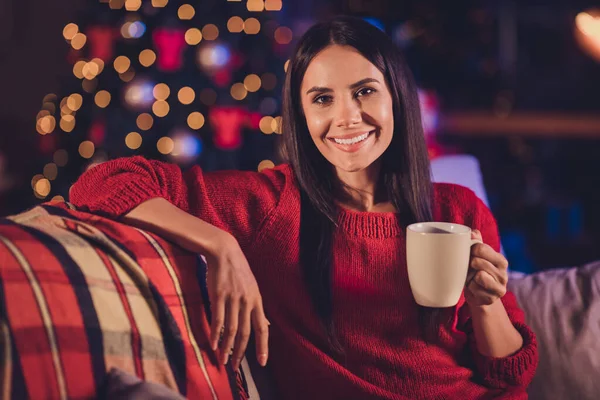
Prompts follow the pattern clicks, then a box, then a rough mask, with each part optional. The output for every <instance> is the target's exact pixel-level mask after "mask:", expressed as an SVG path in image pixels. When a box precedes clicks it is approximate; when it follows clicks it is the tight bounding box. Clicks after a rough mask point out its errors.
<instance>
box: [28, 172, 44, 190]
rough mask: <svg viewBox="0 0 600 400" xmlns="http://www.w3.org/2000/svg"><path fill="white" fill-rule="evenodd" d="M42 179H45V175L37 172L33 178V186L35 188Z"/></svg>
mask: <svg viewBox="0 0 600 400" xmlns="http://www.w3.org/2000/svg"><path fill="white" fill-rule="evenodd" d="M40 179H44V175H42V174H36V175H34V176H33V178H31V188H32V189H34V190H35V185H36V184H37V183H38V181H39V180H40Z"/></svg>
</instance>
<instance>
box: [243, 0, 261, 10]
mask: <svg viewBox="0 0 600 400" xmlns="http://www.w3.org/2000/svg"><path fill="white" fill-rule="evenodd" d="M246 8H247V9H248V11H253V12H261V11H263V10H264V9H265V2H264V1H263V0H248V3H246Z"/></svg>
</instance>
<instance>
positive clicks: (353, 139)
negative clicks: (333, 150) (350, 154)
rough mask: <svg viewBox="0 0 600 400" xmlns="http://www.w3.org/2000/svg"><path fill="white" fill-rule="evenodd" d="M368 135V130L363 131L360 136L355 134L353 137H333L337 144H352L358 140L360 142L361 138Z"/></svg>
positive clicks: (363, 138)
mask: <svg viewBox="0 0 600 400" xmlns="http://www.w3.org/2000/svg"><path fill="white" fill-rule="evenodd" d="M368 136H369V132H367V133H363V134H362V135H360V136H357V137H355V138H352V139H335V138H334V139H333V140H334V141H335V142H336V143H338V144H354V143H358V142H362V141H363V140H365V139H366V138H367V137H368Z"/></svg>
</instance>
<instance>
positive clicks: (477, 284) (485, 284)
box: [468, 271, 506, 304]
mask: <svg viewBox="0 0 600 400" xmlns="http://www.w3.org/2000/svg"><path fill="white" fill-rule="evenodd" d="M468 288H469V290H470V291H471V293H472V294H473V296H474V297H476V298H477V299H478V302H480V303H482V304H492V303H493V302H494V301H496V300H497V299H498V298H501V297H502V296H504V295H505V294H506V286H504V285H501V284H500V283H498V282H497V281H496V280H495V279H494V278H493V277H492V276H491V275H490V274H488V273H487V272H485V271H478V272H477V273H476V274H475V276H474V278H473V280H472V281H471V282H470V283H469V284H468Z"/></svg>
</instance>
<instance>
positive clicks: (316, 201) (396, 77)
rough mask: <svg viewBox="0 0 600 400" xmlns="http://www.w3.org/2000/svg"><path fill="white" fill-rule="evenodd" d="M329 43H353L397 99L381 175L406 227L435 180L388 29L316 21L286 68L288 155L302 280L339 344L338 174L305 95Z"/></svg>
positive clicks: (413, 97)
mask: <svg viewBox="0 0 600 400" xmlns="http://www.w3.org/2000/svg"><path fill="white" fill-rule="evenodd" d="M330 45H341V46H351V47H353V48H354V49H356V50H357V51H358V52H359V53H360V54H362V55H363V56H364V57H365V58H366V59H367V60H369V61H370V62H371V63H372V64H373V65H375V66H376V67H377V68H378V69H379V70H380V71H381V72H382V74H383V75H384V77H385V80H386V83H387V86H388V88H389V90H390V93H391V95H392V100H393V113H394V134H393V138H392V141H391V144H390V146H389V147H388V148H387V150H386V151H385V152H384V154H383V155H382V168H381V177H380V182H381V184H383V185H384V187H385V194H386V195H387V197H388V199H389V201H391V202H392V203H393V205H394V206H395V207H396V209H397V210H398V212H399V214H398V215H399V218H400V223H401V224H402V226H407V225H408V224H411V223H414V222H422V221H430V220H431V219H432V211H431V199H432V183H431V177H430V166H429V158H428V154H427V147H426V144H425V139H424V135H423V129H422V125H421V114H420V109H419V100H418V95H417V88H416V85H415V82H414V79H413V76H412V73H411V71H410V70H409V68H408V66H407V64H406V62H405V61H404V58H403V56H402V54H401V53H400V51H399V49H398V48H397V47H396V46H395V45H394V43H393V42H392V40H391V39H390V38H389V37H388V36H387V35H386V34H385V33H383V32H382V31H380V30H379V29H377V28H375V27H374V26H372V25H371V24H369V23H368V22H366V21H363V20H362V19H359V18H353V17H336V18H334V19H332V20H329V21H327V22H322V23H318V24H316V25H314V26H313V27H311V28H310V29H309V30H308V31H307V32H306V33H305V34H304V36H303V37H302V38H301V39H300V41H299V43H298V46H297V49H296V52H295V55H294V56H293V58H292V59H291V60H290V63H289V66H288V70H287V74H286V80H285V85H284V89H283V111H282V117H283V121H282V124H283V126H282V128H283V132H284V135H283V143H282V144H283V148H282V155H283V156H284V158H285V160H286V161H287V162H289V164H290V165H291V167H292V169H293V171H294V174H295V176H296V179H297V180H298V184H299V186H300V193H301V223H300V262H301V265H302V270H303V274H304V279H305V281H306V285H307V287H308V291H309V293H310V297H311V299H312V301H313V304H314V307H315V309H316V312H317V314H318V315H319V317H320V319H321V321H322V322H323V324H324V327H325V329H326V330H327V333H328V337H329V341H330V344H331V345H332V347H333V349H334V350H338V351H340V350H341V347H340V344H339V341H338V340H337V338H336V335H335V326H334V324H333V318H332V315H333V301H332V288H331V280H332V279H331V277H332V271H331V259H332V240H333V233H334V230H335V229H336V227H337V207H336V205H335V198H334V195H335V191H334V189H335V187H336V183H337V182H336V180H337V178H336V177H335V175H334V168H333V166H332V165H331V164H330V163H329V162H328V161H327V160H326V159H325V157H323V155H322V154H321V153H320V152H319V150H318V149H317V147H316V146H315V144H314V142H313V140H312V138H311V136H310V134H309V132H308V127H307V124H306V119H305V117H304V113H303V110H302V104H301V100H300V87H301V84H302V79H303V78H304V74H305V72H306V69H307V68H308V65H309V64H310V62H311V61H312V60H313V58H314V57H315V56H316V55H317V54H318V53H319V52H321V51H322V50H324V49H325V48H326V47H328V46H330Z"/></svg>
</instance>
